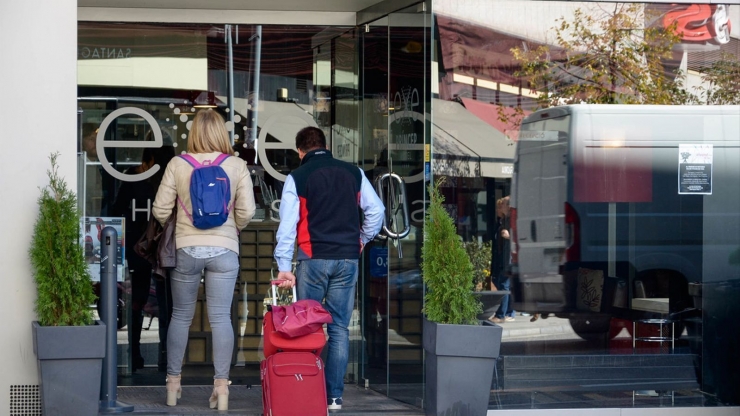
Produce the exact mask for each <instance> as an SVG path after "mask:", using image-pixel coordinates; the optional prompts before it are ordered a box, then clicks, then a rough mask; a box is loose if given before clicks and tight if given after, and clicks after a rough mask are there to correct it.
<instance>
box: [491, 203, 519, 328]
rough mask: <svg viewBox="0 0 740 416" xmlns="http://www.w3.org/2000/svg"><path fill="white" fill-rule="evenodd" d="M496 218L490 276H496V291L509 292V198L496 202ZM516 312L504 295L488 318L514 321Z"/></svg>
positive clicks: (509, 297)
mask: <svg viewBox="0 0 740 416" xmlns="http://www.w3.org/2000/svg"><path fill="white" fill-rule="evenodd" d="M496 218H497V221H498V225H497V230H496V241H495V242H494V244H493V261H492V262H491V274H492V275H493V276H496V282H495V285H496V287H497V288H498V290H511V282H510V280H509V273H510V270H509V269H510V265H511V236H510V235H509V229H510V228H511V225H510V220H509V197H508V196H505V197H503V198H501V199H499V200H498V201H496ZM515 315H516V312H514V309H513V308H512V306H511V295H510V294H509V295H505V296H504V297H503V298H502V299H501V304H500V305H499V307H498V309H497V310H496V314H494V316H492V317H491V318H489V320H490V321H491V322H495V323H497V324H500V323H503V322H512V321H514V316H515Z"/></svg>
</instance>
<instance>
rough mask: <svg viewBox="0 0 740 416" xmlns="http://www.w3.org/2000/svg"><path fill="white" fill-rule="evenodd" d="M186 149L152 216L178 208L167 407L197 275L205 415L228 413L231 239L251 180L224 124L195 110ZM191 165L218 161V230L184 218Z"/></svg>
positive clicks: (234, 261) (235, 253) (248, 203)
mask: <svg viewBox="0 0 740 416" xmlns="http://www.w3.org/2000/svg"><path fill="white" fill-rule="evenodd" d="M187 150H188V151H187V155H181V157H175V158H173V159H172V161H171V162H170V163H169V164H168V165H167V169H166V170H165V172H164V176H163V178H162V183H161V184H160V186H159V190H158V191H157V196H156V199H155V200H154V206H153V210H152V212H153V214H154V216H155V218H157V220H158V221H159V222H160V223H163V224H164V222H165V221H166V220H167V218H168V217H169V215H170V214H171V213H172V209H173V208H174V207H175V205H176V204H177V207H178V208H177V210H178V211H177V224H176V227H175V245H176V247H177V267H176V268H175V269H174V270H173V271H172V273H171V274H170V286H171V288H172V303H173V308H172V318H171V320H170V325H169V330H168V333H167V405H168V406H175V405H176V404H177V399H179V398H180V395H181V388H180V380H181V371H182V361H183V357H184V356H185V348H186V346H187V342H188V331H189V328H190V324H191V322H192V320H193V315H194V313H195V304H196V301H197V298H198V288H199V287H200V281H201V274H202V272H203V271H205V283H206V306H207V308H208V320H209V322H210V325H211V332H212V340H213V368H214V373H215V375H214V381H213V386H214V387H213V393H212V394H211V397H210V399H209V404H210V407H211V408H215V407H218V410H228V403H229V384H230V382H229V369H230V367H231V357H232V355H233V352H234V328H233V326H232V324H231V301H232V297H233V294H234V285H235V283H236V278H237V276H238V274H239V235H238V233H239V231H240V230H242V229H243V228H244V227H246V226H247V224H249V221H250V220H251V219H252V216H253V215H254V211H255V204H254V193H253V191H252V179H251V178H250V176H249V171H248V170H247V165H246V164H245V163H244V161H243V160H241V159H239V158H238V157H230V156H233V154H234V152H233V150H232V149H231V146H230V143H229V136H228V133H227V131H226V128H225V126H224V119H223V118H222V117H221V116H220V115H219V114H218V113H217V112H215V111H213V110H211V109H208V110H201V111H199V112H198V113H197V114H196V115H195V118H194V120H193V124H192V126H191V128H190V135H189V137H188V149H187ZM224 157H225V159H224ZM193 159H194V160H195V161H197V163H198V164H201V165H209V164H211V162H214V161H217V160H220V161H221V162H220V165H219V166H220V167H221V168H222V169H223V171H224V172H225V173H226V175H227V176H228V181H226V182H227V183H228V184H229V187H228V188H230V195H231V198H230V200H229V202H228V217H227V218H226V219H225V222H224V223H223V224H221V225H218V226H213V227H212V228H207V229H203V228H202V227H200V228H196V227H195V226H194V224H193V219H192V216H191V214H190V213H192V212H193V208H192V204H193V203H192V201H191V189H190V185H191V174H193V171H194V169H195V168H194V166H195V165H193V164H192V163H193V162H192V161H193ZM214 164H218V162H214ZM224 186H225V185H224ZM226 195H229V193H226Z"/></svg>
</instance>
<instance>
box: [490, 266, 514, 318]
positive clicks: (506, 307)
mask: <svg viewBox="0 0 740 416" xmlns="http://www.w3.org/2000/svg"><path fill="white" fill-rule="evenodd" d="M496 289H498V290H511V280H510V279H509V276H507V275H506V273H504V272H501V274H499V276H498V279H496ZM515 315H516V311H514V309H512V308H511V295H506V296H504V297H503V298H501V304H500V305H498V309H497V310H496V315H495V316H496V318H500V319H503V318H504V316H511V317H513V316H515Z"/></svg>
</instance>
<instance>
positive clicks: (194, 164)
mask: <svg viewBox="0 0 740 416" xmlns="http://www.w3.org/2000/svg"><path fill="white" fill-rule="evenodd" d="M179 156H180V157H181V158H183V159H185V161H186V162H188V163H189V164H190V166H192V167H193V169H198V168H200V167H203V166H213V165H215V166H218V165H220V164H221V162H223V161H224V160H226V158H228V157H229V155H227V154H226V153H221V154H220V155H218V156H217V157H216V159H215V160H213V161H212V162H211V161H207V162H208V163H205V164H203V163H200V162H198V160H197V159H196V158H194V157H193V156H192V155H190V154H188V153H185V154H182V155H179Z"/></svg>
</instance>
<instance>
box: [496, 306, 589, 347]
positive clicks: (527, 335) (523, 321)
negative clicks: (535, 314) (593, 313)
mask: <svg viewBox="0 0 740 416" xmlns="http://www.w3.org/2000/svg"><path fill="white" fill-rule="evenodd" d="M514 319H515V320H514V321H513V322H504V323H500V324H497V325H500V326H501V327H502V328H503V329H504V330H503V333H502V337H501V338H502V342H507V341H515V340H516V341H521V340H522V339H531V338H533V337H542V338H548V339H571V338H572V339H580V338H579V337H578V335H576V333H575V332H573V328H571V326H570V323H569V322H568V319H564V318H556V317H555V316H551V317H548V318H543V317H540V318H539V319H537V320H536V321H534V322H530V319H532V316H522V315H521V314H519V313H517V315H516V317H515V318H514Z"/></svg>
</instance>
